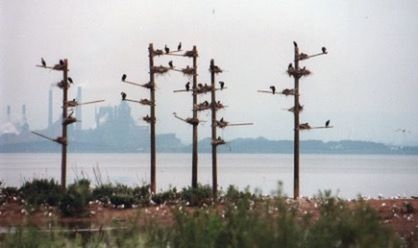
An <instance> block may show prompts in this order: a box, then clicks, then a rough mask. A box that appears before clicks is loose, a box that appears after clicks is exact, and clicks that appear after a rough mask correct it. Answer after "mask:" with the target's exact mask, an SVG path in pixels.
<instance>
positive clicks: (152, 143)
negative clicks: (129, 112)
mask: <svg viewBox="0 0 418 248" xmlns="http://www.w3.org/2000/svg"><path fill="white" fill-rule="evenodd" d="M148 52H149V75H150V86H151V87H150V101H151V106H150V108H151V113H150V114H151V121H150V125H151V130H150V132H151V133H150V139H151V140H150V146H151V149H150V150H151V151H150V152H151V192H152V193H155V192H156V168H155V163H156V144H155V122H156V118H155V105H156V104H155V82H154V70H153V68H154V48H153V45H152V43H150V44H149V47H148Z"/></svg>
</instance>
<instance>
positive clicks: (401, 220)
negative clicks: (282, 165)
mask: <svg viewBox="0 0 418 248" xmlns="http://www.w3.org/2000/svg"><path fill="white" fill-rule="evenodd" d="M366 202H367V203H368V204H369V205H370V206H371V207H373V208H374V209H376V210H377V212H378V213H379V215H380V217H381V222H382V224H383V225H387V226H391V227H393V229H394V230H395V231H396V232H397V233H398V234H399V235H400V236H401V237H403V238H404V239H406V240H414V241H416V239H417V238H418V235H417V233H418V216H417V214H418V199H407V198H402V199H369V200H366ZM298 204H299V211H300V213H302V214H303V213H308V212H309V213H311V214H312V215H313V216H314V217H315V216H318V215H319V210H318V204H317V202H315V200H312V199H306V198H302V199H299V200H298ZM349 204H353V203H352V202H349ZM179 207H182V206H173V205H171V206H170V205H159V206H150V207H140V208H131V209H121V208H114V207H110V206H105V205H103V204H102V203H100V202H91V203H90V204H89V209H90V214H89V216H88V217H85V218H64V217H60V215H59V213H58V211H57V209H56V208H53V207H41V208H40V209H39V210H36V211H34V212H32V213H29V212H30V211H31V210H30V209H29V210H28V209H25V205H24V204H22V202H21V200H19V199H16V198H15V199H9V200H8V201H7V202H5V203H4V204H3V205H1V206H0V231H2V230H3V232H4V231H6V230H7V229H8V228H9V227H12V226H20V225H29V224H31V225H35V226H38V227H40V228H43V229H48V228H51V227H54V226H56V225H60V226H66V227H68V228H69V229H79V230H81V229H83V228H84V229H89V230H91V229H95V228H97V229H98V228H102V227H110V226H111V225H112V224H113V225H114V224H115V223H120V224H122V225H123V224H124V223H127V222H129V221H132V220H134V221H135V220H137V222H138V223H140V224H141V223H142V224H144V223H147V222H148V221H154V222H157V223H160V224H170V223H172V221H173V218H172V212H171V208H179ZM219 208H222V205H220V206H219ZM191 211H192V210H191Z"/></svg>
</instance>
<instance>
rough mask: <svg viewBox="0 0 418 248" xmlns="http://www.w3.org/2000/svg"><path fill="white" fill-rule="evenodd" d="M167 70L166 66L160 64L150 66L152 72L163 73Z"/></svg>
mask: <svg viewBox="0 0 418 248" xmlns="http://www.w3.org/2000/svg"><path fill="white" fill-rule="evenodd" d="M168 70H169V68H168V67H165V66H162V65H160V66H154V67H152V72H153V73H159V74H164V73H166V72H168Z"/></svg>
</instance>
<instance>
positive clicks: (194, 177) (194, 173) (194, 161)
mask: <svg viewBox="0 0 418 248" xmlns="http://www.w3.org/2000/svg"><path fill="white" fill-rule="evenodd" d="M193 52H194V55H193V119H197V108H196V106H197V56H198V54H197V49H196V46H193ZM198 125H199V124H198V123H196V124H193V151H192V188H197V173H198V168H197V161H198V147H197V141H198V140H197V128H198Z"/></svg>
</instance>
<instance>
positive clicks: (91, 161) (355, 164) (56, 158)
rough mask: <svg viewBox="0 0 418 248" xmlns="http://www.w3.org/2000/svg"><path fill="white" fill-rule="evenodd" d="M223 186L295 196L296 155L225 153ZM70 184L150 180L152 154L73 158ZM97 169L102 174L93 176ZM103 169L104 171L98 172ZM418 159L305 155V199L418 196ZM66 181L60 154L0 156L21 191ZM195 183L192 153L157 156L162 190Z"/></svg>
mask: <svg viewBox="0 0 418 248" xmlns="http://www.w3.org/2000/svg"><path fill="white" fill-rule="evenodd" d="M218 157H219V162H218V165H219V168H218V173H219V174H218V183H219V185H220V187H222V188H224V189H226V187H227V186H228V185H230V184H233V185H236V186H238V187H240V188H241V189H242V188H245V187H246V186H250V187H251V189H255V188H258V189H261V190H262V192H263V193H266V194H269V193H271V192H272V191H273V190H275V189H276V188H277V182H278V181H282V182H283V184H284V192H285V193H286V194H288V195H291V192H292V185H293V156H292V155H287V154H285V155H283V154H278V155H276V154H220V155H218ZM210 159H211V156H210V154H200V155H199V182H200V183H202V184H210V183H211V160H210ZM68 160H69V162H68V164H69V168H68V173H67V174H68V177H69V179H68V180H67V181H68V182H72V181H73V180H74V179H75V178H77V177H78V178H80V177H87V178H89V179H90V180H91V181H92V182H93V184H94V183H96V181H98V179H99V180H100V178H98V176H99V177H101V181H102V182H103V183H106V182H113V183H115V182H117V183H122V184H128V185H138V184H144V183H147V182H148V181H149V155H148V154H69V156H68ZM93 168H95V170H96V173H94V172H93ZM97 170H99V171H100V172H99V173H97ZM417 176H418V156H393V155H305V154H304V155H302V156H301V175H300V181H301V185H300V187H301V195H309V196H312V195H314V194H316V193H318V191H319V190H325V189H331V190H333V191H334V192H339V195H340V196H343V197H350V198H351V197H355V196H356V195H357V194H359V193H361V194H364V195H371V196H377V195H379V194H382V195H383V196H385V197H390V196H397V195H405V196H410V195H418V180H417V179H418V177H417ZM45 177H48V178H50V177H53V178H55V179H56V180H59V178H60V155H59V154H0V179H1V180H2V181H4V182H5V183H6V184H7V185H10V186H19V185H21V184H22V183H23V182H24V181H25V180H30V179H32V178H45ZM190 182H191V155H190V154H158V155H157V188H158V189H167V188H168V187H170V185H172V186H176V187H177V188H182V187H185V186H188V185H189V184H190Z"/></svg>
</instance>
